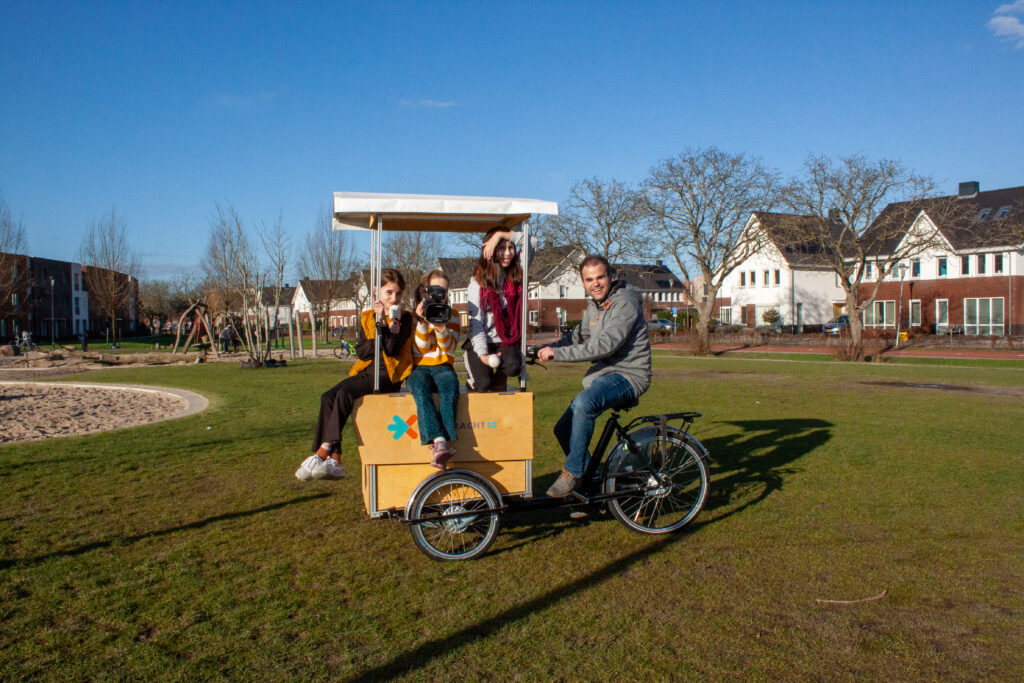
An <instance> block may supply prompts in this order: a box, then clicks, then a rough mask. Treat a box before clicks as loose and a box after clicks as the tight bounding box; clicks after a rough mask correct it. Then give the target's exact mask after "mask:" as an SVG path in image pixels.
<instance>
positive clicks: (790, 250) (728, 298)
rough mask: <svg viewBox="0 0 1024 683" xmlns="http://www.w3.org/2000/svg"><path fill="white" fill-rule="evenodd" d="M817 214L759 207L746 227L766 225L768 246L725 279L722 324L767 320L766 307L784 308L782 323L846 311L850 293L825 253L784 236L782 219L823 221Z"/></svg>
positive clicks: (812, 321)
mask: <svg viewBox="0 0 1024 683" xmlns="http://www.w3.org/2000/svg"><path fill="white" fill-rule="evenodd" d="M820 220H822V219H820V218H815V217H812V216H799V215H794V214H783V213H772V212H767V211H758V212H755V213H752V214H751V215H750V219H749V220H748V221H747V225H746V228H745V229H746V230H763V231H764V236H765V237H766V239H765V241H764V247H763V248H762V249H760V250H759V251H758V252H757V253H755V254H754V255H752V256H750V257H749V258H747V259H746V260H745V261H744V262H743V263H742V264H740V266H739V267H737V268H736V269H734V270H733V271H732V272H731V273H730V274H729V275H728V276H726V278H725V280H724V281H723V282H722V287H721V289H719V293H718V296H719V309H718V318H719V320H720V321H721V322H723V323H731V324H733V325H743V326H746V327H757V326H760V325H766V324H767V323H765V322H764V315H765V312H766V311H768V310H775V311H777V312H778V313H779V322H778V323H776V325H777V326H789V325H796V326H797V329H798V330H799V329H800V328H801V327H804V326H817V325H822V324H824V323H826V322H828V321H829V320H830V319H832V318H833V317H834V316H835V315H837V314H838V313H840V312H841V311H842V308H843V305H844V303H845V294H844V292H843V289H842V287H840V286H839V284H838V282H837V279H836V275H835V272H834V271H833V270H832V269H831V268H829V267H828V266H827V265H826V264H825V263H824V261H823V259H822V258H821V256H820V253H816V251H815V250H814V249H813V248H811V247H809V246H806V245H796V246H792V245H787V244H786V243H785V242H784V241H783V240H782V239H781V238H780V237H779V235H780V234H781V233H780V228H781V227H782V224H783V222H792V221H798V222H799V221H820Z"/></svg>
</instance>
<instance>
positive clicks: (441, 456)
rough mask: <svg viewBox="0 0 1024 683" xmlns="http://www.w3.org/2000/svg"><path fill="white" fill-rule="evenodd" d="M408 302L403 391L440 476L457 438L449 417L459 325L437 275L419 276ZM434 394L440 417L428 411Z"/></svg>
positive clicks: (455, 397) (455, 396)
mask: <svg viewBox="0 0 1024 683" xmlns="http://www.w3.org/2000/svg"><path fill="white" fill-rule="evenodd" d="M413 298H414V300H415V302H416V331H415V333H414V334H413V339H414V340H415V343H414V344H413V349H412V362H413V370H412V373H411V374H410V375H409V378H408V379H407V380H406V385H407V386H408V387H409V391H410V392H412V396H413V398H414V399H415V400H416V415H417V416H418V420H419V424H420V443H422V444H423V445H425V446H430V449H431V461H430V464H431V465H433V466H434V467H436V468H438V469H442V470H443V469H444V467H445V463H446V462H448V461H449V460H451V458H452V456H453V455H455V449H453V448H452V446H451V444H449V443H448V442H449V441H455V440H456V439H457V438H458V437H457V435H456V433H455V411H456V410H457V408H458V405H459V379H458V377H457V376H456V374H455V348H456V346H457V343H458V340H459V324H458V322H457V321H454V320H452V319H451V306H449V305H448V278H447V277H446V276H445V274H444V273H443V272H441V271H440V270H432V271H430V272H429V273H427V274H426V275H424V276H423V279H422V280H421V281H420V286H419V287H417V288H416V295H415V296H414V297H413ZM435 392H436V393H437V395H438V397H439V399H440V401H439V402H440V411H439V410H438V408H437V407H435V406H434V399H433V396H432V395H433V394H434V393H435Z"/></svg>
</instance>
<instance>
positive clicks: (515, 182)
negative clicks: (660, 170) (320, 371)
mask: <svg viewBox="0 0 1024 683" xmlns="http://www.w3.org/2000/svg"><path fill="white" fill-rule="evenodd" d="M1021 21H1024V0H1016V2H1012V3H1000V2H969V1H968V2H965V1H962V0H961V1H958V2H943V1H920V2H849V3H833V2H811V1H807V2H753V1H751V2H720V3H716V2H669V3H658V2H652V3H640V2H629V3H627V2H585V3H573V2H548V3H530V2H508V3H482V2H429V3H428V2H415V3H414V2H392V3H388V2H373V3H368V2H362V3H342V2H330V3H303V2H295V3H285V2H282V3H221V2H194V3H193V2H162V3H160V2H132V3H128V2H109V1H107V2H95V3H93V2H62V3H51V2H22V1H19V0H4V1H3V2H2V3H0V192H2V193H3V196H4V198H5V199H6V201H7V202H8V204H9V205H10V207H11V209H12V211H13V212H14V214H15V215H16V216H20V217H21V218H22V220H23V222H24V224H25V226H26V228H27V231H28V238H29V251H30V253H32V254H34V255H37V256H44V257H48V258H58V259H66V260H75V259H76V255H77V250H78V246H79V243H80V241H81V237H82V234H83V233H84V231H85V229H86V227H87V225H88V224H89V222H90V221H92V220H94V219H96V218H98V217H100V216H101V215H102V214H104V213H107V212H109V211H110V209H111V208H115V207H116V209H117V211H118V213H119V214H121V216H122V217H123V218H124V219H125V221H126V222H127V225H128V231H129V236H130V239H131V240H132V243H133V246H134V247H135V249H136V250H137V251H139V252H140V253H141V254H142V256H143V261H144V264H145V266H146V269H147V275H148V276H150V277H166V276H168V275H170V274H172V273H174V272H176V271H180V270H182V269H187V268H191V267H194V266H195V265H196V264H197V263H198V261H199V259H200V258H201V255H202V251H203V249H204V247H205V244H206V238H207V234H208V220H209V217H210V216H211V215H212V213H213V211H214V208H215V204H216V203H217V202H220V203H231V204H233V205H234V206H235V207H236V208H237V209H238V211H239V213H240V214H241V215H242V216H243V217H244V218H245V219H247V220H249V221H251V222H253V223H260V222H264V223H272V222H274V221H276V220H277V218H278V216H281V217H282V218H283V221H284V224H285V225H286V226H287V227H288V229H289V230H290V231H291V232H292V233H293V234H294V236H295V240H296V243H297V242H298V241H299V240H300V239H301V237H302V235H303V234H304V233H305V232H306V231H308V230H310V229H311V228H313V226H314V223H315V220H316V217H317V214H318V212H319V211H320V210H321V209H322V208H323V207H325V206H327V205H328V203H329V202H330V198H331V193H332V192H333V191H336V190H353V191H370V192H415V193H439V194H470V195H472V194H479V195H499V196H521V197H536V198H540V199H550V200H555V201H561V200H563V199H564V198H565V196H566V195H567V192H568V189H569V187H570V186H571V185H572V184H573V183H574V182H576V181H578V180H581V179H583V178H587V177H591V176H597V177H600V178H605V179H608V178H616V179H618V180H621V181H624V182H629V183H635V182H638V181H640V180H641V179H642V178H643V177H644V176H645V175H646V173H647V171H648V169H649V168H650V167H651V166H652V165H653V164H654V163H656V162H657V161H659V160H660V159H663V158H665V157H668V156H671V155H673V154H676V153H678V152H680V151H681V150H683V149H684V148H686V147H688V146H706V145H717V146H718V147H720V148H722V149H723V150H726V151H729V152H746V153H749V154H753V155H757V156H761V157H763V158H764V160H765V161H766V162H767V163H768V164H770V165H773V166H775V167H778V168H780V169H781V170H782V171H784V172H786V173H792V172H795V171H797V170H798V168H799V166H800V163H801V161H802V159H803V158H804V157H805V156H806V155H807V154H808V153H809V152H814V153H826V154H849V153H853V152H859V153H863V154H865V155H867V156H868V157H870V158H881V157H888V158H897V159H901V160H902V161H904V162H905V163H906V164H907V165H909V166H910V167H912V168H913V169H914V170H916V171H917V172H919V173H924V174H929V175H932V176H934V177H935V178H937V179H938V180H940V181H942V182H943V184H944V187H948V189H949V192H951V193H952V192H954V191H955V189H956V183H957V182H958V181H961V180H978V181H980V182H981V185H982V188H983V189H994V188H997V187H1008V186H1016V185H1024V125H1022V121H1024V26H1022V24H1021Z"/></svg>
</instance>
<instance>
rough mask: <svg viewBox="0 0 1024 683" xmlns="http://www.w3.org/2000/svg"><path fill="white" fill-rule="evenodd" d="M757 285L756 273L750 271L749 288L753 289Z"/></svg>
mask: <svg viewBox="0 0 1024 683" xmlns="http://www.w3.org/2000/svg"><path fill="white" fill-rule="evenodd" d="M755 285H757V273H755V272H754V271H750V286H751V287H754V286H755Z"/></svg>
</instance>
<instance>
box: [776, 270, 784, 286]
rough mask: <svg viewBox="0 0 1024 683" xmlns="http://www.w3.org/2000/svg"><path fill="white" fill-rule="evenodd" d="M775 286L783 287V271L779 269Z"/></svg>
mask: <svg viewBox="0 0 1024 683" xmlns="http://www.w3.org/2000/svg"><path fill="white" fill-rule="evenodd" d="M775 286H776V287H781V286H782V271H781V270H779V269H778V268H776V269H775Z"/></svg>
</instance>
